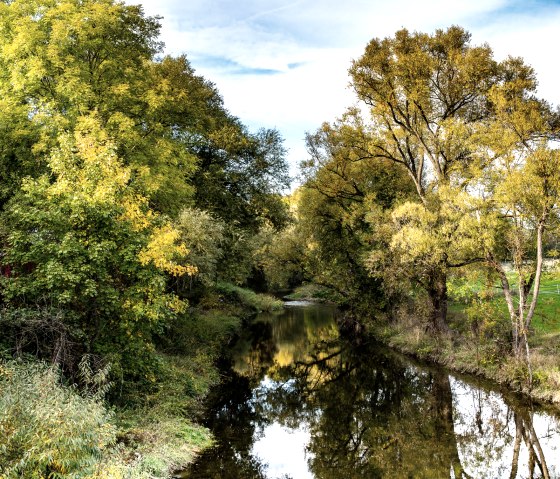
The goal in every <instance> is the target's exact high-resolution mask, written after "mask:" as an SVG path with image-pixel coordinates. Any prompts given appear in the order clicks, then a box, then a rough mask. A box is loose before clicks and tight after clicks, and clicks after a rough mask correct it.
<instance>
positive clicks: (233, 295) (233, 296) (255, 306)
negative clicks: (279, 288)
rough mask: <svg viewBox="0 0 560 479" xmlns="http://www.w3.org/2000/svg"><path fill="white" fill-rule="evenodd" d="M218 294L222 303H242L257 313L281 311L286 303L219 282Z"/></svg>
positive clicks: (267, 295) (217, 286)
mask: <svg viewBox="0 0 560 479" xmlns="http://www.w3.org/2000/svg"><path fill="white" fill-rule="evenodd" d="M216 293H217V294H218V295H219V297H218V299H219V300H220V301H221V302H224V301H226V302H230V303H235V302H238V303H240V305H241V306H243V307H245V308H249V309H251V310H253V311H255V312H272V311H280V310H282V308H283V307H284V303H283V302H282V301H281V300H279V299H278V298H275V297H274V296H271V295H269V294H258V293H255V292H254V291H251V290H250V289H246V288H241V287H239V286H236V285H234V284H231V283H226V282H219V283H218V284H217V285H216Z"/></svg>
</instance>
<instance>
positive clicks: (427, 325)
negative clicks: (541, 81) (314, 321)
mask: <svg viewBox="0 0 560 479" xmlns="http://www.w3.org/2000/svg"><path fill="white" fill-rule="evenodd" d="M0 31H1V32H2V33H3V34H2V35H0V331H1V332H2V334H1V335H0V479H16V478H20V477H35V478H37V479H51V478H58V479H71V478H75V477H81V478H84V479H102V478H103V479H122V478H124V477H126V478H128V479H144V478H146V479H148V478H153V477H161V478H164V477H168V476H169V475H170V474H171V472H172V469H173V468H179V467H182V466H183V465H184V463H186V462H188V461H189V460H191V458H192V457H193V455H194V454H195V453H196V452H197V451H198V450H200V449H201V448H204V447H207V446H208V445H209V444H211V437H210V435H209V433H208V431H206V430H205V429H204V428H202V427H200V426H197V425H195V424H194V419H196V418H197V417H198V416H199V414H200V410H201V401H202V398H203V397H204V395H205V394H206V392H207V391H208V388H210V387H211V386H212V385H213V384H216V382H217V381H218V380H219V374H218V372H217V369H216V365H215V361H216V359H217V357H218V355H219V353H220V352H221V351H222V348H223V347H224V345H225V344H227V343H228V341H229V340H230V339H231V338H232V337H233V336H234V335H235V333H236V331H237V330H238V328H240V326H241V324H242V322H243V321H244V320H245V318H246V317H247V316H248V315H249V314H254V313H256V312H258V311H272V310H275V309H277V308H280V307H281V302H280V301H279V300H277V299H275V298H273V297H272V296H266V295H264V296H263V295H259V294H256V293H254V292H253V291H250V290H255V291H258V292H259V293H266V292H269V291H281V290H293V289H294V288H296V287H298V286H301V285H304V286H305V287H304V288H303V290H300V292H299V293H295V295H292V296H291V297H292V298H293V299H314V300H317V299H319V300H322V301H332V302H335V303H337V304H339V305H341V307H342V308H343V310H345V313H346V314H345V316H344V318H343V324H341V325H340V327H341V329H347V330H348V331H350V332H354V333H355V334H364V333H367V332H370V333H374V334H376V335H377V336H378V337H379V338H380V339H382V340H383V341H384V342H386V343H387V344H389V345H391V346H392V347H394V348H396V349H400V350H402V351H405V352H408V353H409V354H415V355H417V356H418V357H421V358H424V359H430V360H431V361H436V362H439V363H441V364H444V365H445V366H447V367H450V368H455V369H458V370H464V371H470V372H472V373H475V374H485V375H487V376H488V377H490V378H492V379H494V380H496V381H498V382H501V383H503V384H508V385H509V387H511V388H512V389H518V390H520V391H522V392H526V393H530V394H531V395H532V396H533V397H535V398H537V399H540V400H543V401H551V402H555V403H558V402H559V401H560V378H559V375H560V370H559V368H558V365H557V363H556V361H555V358H556V357H557V353H558V352H560V345H559V339H560V337H559V332H560V326H559V324H558V317H560V308H559V306H558V302H559V300H558V298H560V281H559V276H558V272H557V271H555V270H554V268H552V269H551V270H550V271H547V270H546V268H547V267H549V266H550V265H551V264H552V263H553V261H552V260H553V259H554V258H556V257H558V256H560V241H559V240H558V237H559V234H560V214H559V205H560V149H559V148H558V140H560V110H559V109H558V108H556V107H554V106H552V105H550V104H549V103H548V102H547V101H546V100H544V99H540V98H538V97H537V77H536V73H535V72H534V70H533V69H532V68H531V67H530V66H528V65H526V64H525V63H524V61H523V60H522V59H521V58H517V57H509V58H506V59H504V60H501V61H498V60H496V59H494V56H493V52H492V49H491V48H490V46H489V45H487V44H483V45H479V46H476V45H472V44H471V35H470V34H469V33H468V32H467V31H466V30H464V29H463V28H461V27H459V26H451V27H449V28H448V29H446V30H436V31H435V32H434V33H432V34H426V33H421V32H409V31H408V30H406V29H402V30H399V31H397V32H396V33H395V35H394V36H393V37H387V38H384V39H379V38H374V39H372V40H371V41H370V42H369V43H368V45H367V46H366V47H365V50H364V53H363V54H362V56H361V57H360V58H358V59H356V60H355V61H353V63H352V66H351V68H350V70H349V75H350V83H351V87H352V89H353V91H354V93H355V95H356V106H353V107H350V108H349V109H348V110H347V111H346V112H345V113H344V114H343V115H342V116H341V117H340V118H338V119H336V120H335V121H333V122H332V123H324V124H323V125H322V126H321V127H319V128H318V130H317V131H315V132H313V133H307V135H306V143H307V152H308V157H307V159H305V160H304V161H303V162H302V164H301V165H300V166H301V185H300V186H299V187H298V188H297V189H295V190H294V191H293V192H292V193H291V194H287V191H288V190H289V187H290V177H289V168H288V163H287V161H286V153H287V152H286V149H285V148H284V146H283V139H282V137H281V134H280V133H279V132H278V131H277V130H275V129H266V128H261V129H259V130H258V131H256V132H254V131H250V130H249V128H247V127H246V126H245V125H244V124H243V123H242V122H241V120H240V119H239V118H237V117H235V116H234V115H233V114H232V113H231V112H229V111H228V110H227V109H226V108H225V106H224V101H223V99H222V97H221V96H220V94H219V92H218V91H217V89H216V86H215V85H214V84H213V83H212V82H211V81H210V80H208V79H206V78H203V77H202V76H200V75H197V74H196V72H195V71H194V69H193V67H192V66H191V64H190V63H189V60H188V59H187V56H186V55H180V56H178V57H174V56H169V55H167V56H165V55H163V44H162V42H161V39H160V23H159V17H149V16H146V15H145V14H144V12H143V9H142V7H141V6H138V5H136V6H134V5H127V4H124V3H120V2H117V1H115V0H84V1H82V0H66V1H64V2H58V1H50V0H36V1H33V2H30V1H29V0H11V1H8V2H0ZM23 46H24V47H23ZM549 260H550V261H549ZM298 295H299V296H298Z"/></svg>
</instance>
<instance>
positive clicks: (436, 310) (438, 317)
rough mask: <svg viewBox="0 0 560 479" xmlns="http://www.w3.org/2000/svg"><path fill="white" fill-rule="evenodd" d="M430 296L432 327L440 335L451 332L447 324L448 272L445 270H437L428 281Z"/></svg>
mask: <svg viewBox="0 0 560 479" xmlns="http://www.w3.org/2000/svg"><path fill="white" fill-rule="evenodd" d="M427 291H428V296H429V298H430V303H431V306H432V311H431V317H430V320H431V322H430V327H431V328H432V329H433V331H434V332H435V333H436V334H438V335H440V334H444V333H449V331H450V329H449V325H448V324H447V302H448V294H447V274H446V272H445V271H444V270H441V269H440V270H436V271H434V272H433V273H432V275H431V276H430V279H429V283H428V288H427Z"/></svg>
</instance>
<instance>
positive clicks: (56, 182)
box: [2, 116, 194, 380]
mask: <svg viewBox="0 0 560 479" xmlns="http://www.w3.org/2000/svg"><path fill="white" fill-rule="evenodd" d="M116 150H117V149H116V147H115V145H114V144H113V143H112V142H111V140H110V139H109V138H108V136H107V134H106V132H105V131H104V130H103V129H102V128H101V127H100V124H99V121H98V120H97V118H96V116H91V117H86V118H83V119H81V120H80V121H79V123H78V125H77V128H76V131H75V134H74V135H68V134H64V135H62V136H61V137H60V146H59V147H58V148H56V149H54V150H53V151H52V154H51V157H50V158H49V160H48V167H49V170H50V171H51V175H50V177H49V176H47V175H43V176H41V177H39V178H38V179H35V180H33V179H27V180H26V181H25V182H24V185H23V187H22V189H21V191H20V192H19V193H17V194H16V195H15V196H14V198H13V199H12V200H11V201H10V202H9V204H8V206H7V208H6V212H5V215H4V219H5V221H6V222H7V223H8V224H9V225H10V229H9V231H8V232H7V234H6V237H5V239H4V241H5V244H6V250H5V256H4V258H3V263H4V264H6V265H9V266H10V268H11V275H10V276H9V277H4V278H3V281H2V284H3V288H4V298H5V300H6V302H7V304H8V305H9V306H10V307H13V308H26V309H33V308H35V309H37V310H40V309H44V308H51V309H53V310H55V311H59V312H60V314H62V316H63V321H62V323H63V324H64V325H65V326H66V328H64V329H61V330H60V331H59V333H60V334H59V335H58V337H57V338H55V339H56V340H54V341H52V342H49V341H47V340H46V338H42V347H44V348H46V349H47V351H45V352H43V355H46V353H50V354H51V355H52V358H53V359H54V360H55V361H56V360H59V361H61V360H62V359H64V358H66V359H68V364H65V366H66V367H69V368H72V367H73V366H75V365H76V363H77V361H78V359H79V355H80V354H82V353H84V352H91V353H96V354H102V355H104V356H106V355H113V360H114V361H115V362H116V366H117V367H118V366H121V367H122V368H123V369H124V370H125V372H126V373H127V374H136V375H139V376H140V378H142V379H143V380H149V379H150V378H151V376H150V375H152V374H153V371H152V369H153V364H151V363H150V361H152V358H151V354H152V352H153V343H152V335H153V333H154V332H156V331H158V330H159V329H160V328H161V327H162V325H163V324H164V323H165V321H166V320H167V319H168V318H169V317H171V316H173V315H174V314H176V313H177V312H179V311H181V310H182V309H183V308H184V304H183V303H182V302H181V301H179V300H178V299H177V298H176V297H175V296H174V295H172V294H170V293H169V292H168V291H167V288H166V278H167V276H168V275H175V276H180V275H183V274H192V273H193V272H194V269H193V268H192V267H191V266H184V265H182V264H180V260H181V259H182V257H183V256H184V255H185V254H186V253H187V250H186V248H185V247H184V246H183V245H181V244H180V243H179V242H178V240H179V233H178V231H176V230H174V229H173V228H172V226H171V225H170V224H168V223H167V222H166V221H165V220H164V218H162V217H161V216H159V215H157V214H156V213H155V212H153V211H151V210H150V209H149V207H148V202H147V199H146V198H144V197H142V196H141V195H139V194H138V193H137V192H135V191H134V190H133V189H131V188H130V187H129V179H130V176H131V168H130V167H126V166H125V165H124V164H123V162H122V161H121V160H120V158H119V157H118V156H117V153H116ZM47 321H48V319H47ZM53 321H54V319H53ZM31 333H33V331H31ZM20 334H23V335H24V334H26V328H22V330H21V332H20ZM63 346H64V347H63ZM70 347H72V348H74V349H77V350H69V349H68V348H70ZM49 348H53V349H52V350H50V351H48V349H49ZM61 348H62V349H61ZM65 348H66V349H65ZM62 353H64V354H62ZM141 358H143V359H144V361H141V360H140V359H141ZM144 366H145V367H144Z"/></svg>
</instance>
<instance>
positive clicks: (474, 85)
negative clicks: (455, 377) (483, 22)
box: [350, 26, 530, 331]
mask: <svg viewBox="0 0 560 479" xmlns="http://www.w3.org/2000/svg"><path fill="white" fill-rule="evenodd" d="M510 67H514V68H510ZM524 68H525V67H524V65H523V64H522V63H517V64H515V65H513V64H511V65H509V66H507V67H506V66H505V65H504V64H498V63H497V62H496V61H494V59H493V58H492V50H491V49H490V47H488V46H487V45H483V46H471V45H470V34H469V33H468V32H466V31H465V30H463V29H462V28H460V27H456V26H453V27H450V28H449V29H447V30H445V31H444V30H437V31H436V33H435V34H434V35H427V34H423V33H413V34H411V33H409V32H408V31H407V30H400V31H398V32H397V33H396V34H395V36H394V38H385V39H383V40H379V39H373V40H372V41H371V42H370V43H369V44H368V46H367V47H366V51H365V53H364V55H363V56H362V57H361V58H360V59H358V60H357V61H355V62H354V63H353V66H352V68H351V69H350V74H351V77H352V85H353V87H354V90H355V92H356V94H357V96H358V98H359V99H360V100H361V101H362V102H363V103H364V104H365V105H366V106H367V108H368V111H367V115H368V116H367V118H368V119H369V130H370V131H371V138H372V141H371V142H370V143H369V144H368V145H366V147H365V148H364V149H363V151H362V155H363V156H364V157H366V156H369V157H370V158H371V159H372V160H375V161H378V160H380V159H383V160H384V161H390V162H394V163H397V164H399V165H402V166H403V167H404V168H405V169H406V171H407V172H408V174H409V176H410V178H411V179H412V181H413V182H414V185H415V188H416V194H417V200H416V202H415V203H417V204H416V205H414V204H412V203H410V204H409V206H408V213H407V215H408V216H410V215H411V214H412V215H414V211H415V210H416V212H417V213H418V214H419V215H420V216H421V217H424V218H428V217H429V218H431V219H430V221H429V222H428V223H429V225H428V224H426V225H425V227H424V233H425V234H426V236H429V235H430V234H431V233H430V232H433V233H434V235H435V236H439V237H440V239H443V240H444V241H443V242H439V245H440V246H442V247H444V248H443V249H442V250H441V254H438V255H433V256H431V257H430V261H429V262H425V255H424V254H423V253H422V252H423V251H424V250H423V249H422V248H420V249H419V250H418V251H419V252H420V253H421V254H420V255H419V256H418V257H414V255H412V256H408V259H409V260H412V262H411V265H412V267H413V268H416V269H417V270H422V274H421V276H423V277H424V280H423V283H424V287H425V289H426V291H427V293H428V296H429V298H430V302H431V306H432V320H431V322H432V327H433V329H434V330H435V331H444V330H447V329H448V326H447V320H446V315H447V301H448V299H447V296H448V295H447V275H448V273H449V269H450V268H453V267H456V266H461V265H463V264H465V263H467V262H469V261H479V260H480V258H479V257H478V255H477V256H476V257H474V258H467V257H465V258H462V259H461V260H460V261H459V262H455V259H456V258H454V256H456V255H454V254H452V253H453V250H454V249H455V248H456V244H455V243H454V241H449V240H445V238H446V237H447V238H448V239H451V238H452V237H450V236H449V232H452V231H453V224H450V223H449V221H448V220H447V218H446V213H445V211H444V210H442V206H443V205H444V204H445V196H448V195H449V191H452V190H456V192H457V193H460V192H461V191H464V190H465V188H467V187H468V185H469V182H470V181H471V179H472V177H473V174H474V173H473V172H476V171H479V170H480V169H482V168H484V166H485V162H488V161H489V157H487V156H486V157H484V156H477V155H474V154H473V151H472V144H471V139H472V136H473V134H475V132H476V131H477V129H478V128H479V127H480V125H483V124H485V122H487V121H489V120H490V119H491V118H494V117H495V109H496V105H495V104H494V103H493V101H492V98H491V95H490V92H491V91H492V89H493V87H495V86H496V85H501V86H502V87H503V88H506V89H507V88H508V85H510V84H511V81H512V74H513V76H515V72H519V71H523V69H524ZM527 88H530V85H528V86H527ZM442 193H443V197H441V195H442ZM452 194H455V193H452ZM407 215H405V217H406V216H407ZM419 220H420V217H419ZM420 222H421V221H420ZM396 225H397V226H406V221H397V223H396ZM401 237H402V239H403V240H404V241H405V242H406V241H407V236H406V235H404V232H403V234H401ZM413 239H417V237H416V238H414V237H413ZM402 245H403V243H402V242H401V246H402ZM407 250H408V251H409V252H414V248H407Z"/></svg>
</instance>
